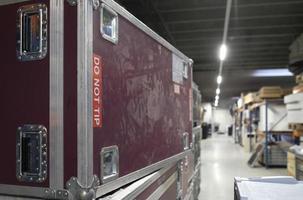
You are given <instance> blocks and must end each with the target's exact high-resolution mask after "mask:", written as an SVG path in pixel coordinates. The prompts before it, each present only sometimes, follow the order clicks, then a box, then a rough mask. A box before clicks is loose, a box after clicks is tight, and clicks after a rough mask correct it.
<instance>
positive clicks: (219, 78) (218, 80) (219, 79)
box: [217, 75, 222, 84]
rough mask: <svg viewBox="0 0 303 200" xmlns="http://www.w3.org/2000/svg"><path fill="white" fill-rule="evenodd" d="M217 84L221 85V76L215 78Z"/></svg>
mask: <svg viewBox="0 0 303 200" xmlns="http://www.w3.org/2000/svg"><path fill="white" fill-rule="evenodd" d="M217 83H218V84H221V83H222V76H221V75H219V76H218V77H217Z"/></svg>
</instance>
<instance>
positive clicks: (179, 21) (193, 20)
mask: <svg viewBox="0 0 303 200" xmlns="http://www.w3.org/2000/svg"><path fill="white" fill-rule="evenodd" d="M302 16H303V13H294V14H281V15H263V16H260V15H256V16H245V17H231V18H230V20H231V21H242V20H266V19H270V18H274V19H278V18H288V17H302ZM224 19H225V18H208V19H205V18H204V19H188V20H171V21H166V23H167V24H188V23H200V22H218V21H219V22H220V21H224Z"/></svg>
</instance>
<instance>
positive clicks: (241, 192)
mask: <svg viewBox="0 0 303 200" xmlns="http://www.w3.org/2000/svg"><path fill="white" fill-rule="evenodd" d="M234 186H235V187H234V191H235V193H234V194H235V198H234V199H235V200H265V199H266V200H286V199H288V200H290V199H291V200H302V196H303V182H301V181H297V180H296V179H295V178H293V177H290V176H276V177H260V178H240V177H236V178H235V185H234Z"/></svg>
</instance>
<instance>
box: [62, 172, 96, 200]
mask: <svg viewBox="0 0 303 200" xmlns="http://www.w3.org/2000/svg"><path fill="white" fill-rule="evenodd" d="M99 185H100V181H99V178H98V177H97V176H96V175H94V176H93V181H92V183H91V184H90V186H89V187H83V186H82V185H81V184H80V183H79V181H78V179H77V178H76V177H72V178H71V179H70V180H69V181H68V182H67V183H66V188H67V189H68V191H69V193H70V195H71V199H73V200H94V199H96V192H97V187H98V186H99Z"/></svg>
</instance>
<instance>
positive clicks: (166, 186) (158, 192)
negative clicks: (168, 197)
mask: <svg viewBox="0 0 303 200" xmlns="http://www.w3.org/2000/svg"><path fill="white" fill-rule="evenodd" d="M176 180H177V172H175V173H174V174H173V175H171V176H170V177H169V178H168V179H167V180H166V181H165V182H164V183H163V184H162V185H160V186H159V187H158V188H157V190H156V191H154V192H153V193H152V194H151V195H150V196H149V197H148V198H147V200H156V199H160V197H161V196H162V195H163V194H164V193H165V192H166V191H167V190H168V189H169V188H170V186H171V185H172V184H173V183H174V182H175V181H176Z"/></svg>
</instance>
